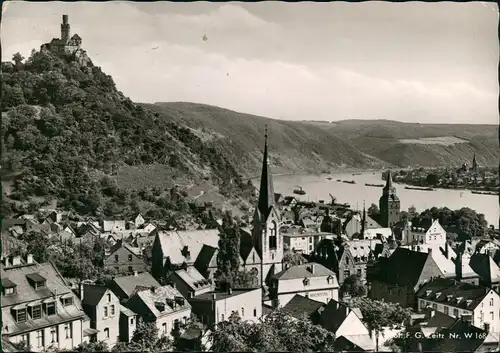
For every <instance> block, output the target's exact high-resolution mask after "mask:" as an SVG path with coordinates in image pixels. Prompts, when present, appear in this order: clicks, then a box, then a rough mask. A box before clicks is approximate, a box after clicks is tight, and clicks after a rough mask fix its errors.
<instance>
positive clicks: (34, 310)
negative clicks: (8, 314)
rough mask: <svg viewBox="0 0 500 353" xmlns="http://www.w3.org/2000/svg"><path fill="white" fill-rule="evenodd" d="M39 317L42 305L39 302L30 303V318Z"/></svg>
mask: <svg viewBox="0 0 500 353" xmlns="http://www.w3.org/2000/svg"><path fill="white" fill-rule="evenodd" d="M41 318H42V306H41V305H40V304H38V305H32V306H31V319H33V320H38V319H41Z"/></svg>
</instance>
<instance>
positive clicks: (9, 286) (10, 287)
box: [2, 278, 17, 296]
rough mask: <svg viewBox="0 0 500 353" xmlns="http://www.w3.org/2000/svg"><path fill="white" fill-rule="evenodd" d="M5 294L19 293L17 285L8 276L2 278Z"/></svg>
mask: <svg viewBox="0 0 500 353" xmlns="http://www.w3.org/2000/svg"><path fill="white" fill-rule="evenodd" d="M2 288H3V295H5V296H7V295H14V294H16V293H17V285H16V284H15V283H14V282H12V281H11V280H10V279H8V278H2Z"/></svg>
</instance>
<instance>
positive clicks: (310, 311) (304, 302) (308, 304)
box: [282, 294, 326, 319]
mask: <svg viewBox="0 0 500 353" xmlns="http://www.w3.org/2000/svg"><path fill="white" fill-rule="evenodd" d="M325 305H326V304H325V303H322V302H318V301H316V300H312V299H309V298H306V297H303V296H301V295H298V294H295V296H294V297H293V298H292V299H291V300H290V301H289V302H288V303H287V304H286V305H285V306H283V308H282V311H283V313H285V314H288V315H290V316H293V317H294V318H297V319H302V318H303V317H304V316H306V317H308V318H311V317H313V316H314V315H315V314H317V313H318V310H319V309H320V308H322V307H324V306H325Z"/></svg>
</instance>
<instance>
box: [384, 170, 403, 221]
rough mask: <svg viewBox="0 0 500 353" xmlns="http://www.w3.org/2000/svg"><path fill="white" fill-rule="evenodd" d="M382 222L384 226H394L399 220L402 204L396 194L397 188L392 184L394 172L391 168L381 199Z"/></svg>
mask: <svg viewBox="0 0 500 353" xmlns="http://www.w3.org/2000/svg"><path fill="white" fill-rule="evenodd" d="M379 209H380V224H381V225H382V226H383V227H387V228H392V226H393V225H394V224H395V223H397V222H398V221H399V212H400V209H401V204H400V201H399V197H398V195H397V194H396V188H395V187H394V185H392V172H391V170H390V169H389V171H388V173H387V181H386V183H385V186H384V189H383V191H382V196H381V197H380V199H379Z"/></svg>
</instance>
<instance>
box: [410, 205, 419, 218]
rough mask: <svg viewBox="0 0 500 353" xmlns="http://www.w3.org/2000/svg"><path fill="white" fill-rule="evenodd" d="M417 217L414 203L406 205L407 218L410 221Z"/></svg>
mask: <svg viewBox="0 0 500 353" xmlns="http://www.w3.org/2000/svg"><path fill="white" fill-rule="evenodd" d="M416 217H418V212H417V208H416V207H415V206H414V205H411V206H410V207H408V218H409V220H410V221H411V220H412V219H414V218H416Z"/></svg>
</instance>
